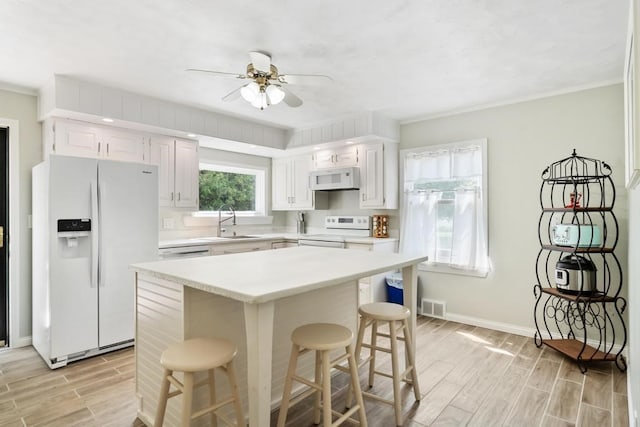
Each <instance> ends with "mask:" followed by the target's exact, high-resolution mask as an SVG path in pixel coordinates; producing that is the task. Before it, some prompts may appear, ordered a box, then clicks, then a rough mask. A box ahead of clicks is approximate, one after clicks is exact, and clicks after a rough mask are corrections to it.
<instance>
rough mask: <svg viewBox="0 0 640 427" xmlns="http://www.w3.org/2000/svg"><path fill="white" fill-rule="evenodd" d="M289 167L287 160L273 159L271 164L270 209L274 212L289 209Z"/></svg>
mask: <svg viewBox="0 0 640 427" xmlns="http://www.w3.org/2000/svg"><path fill="white" fill-rule="evenodd" d="M290 165H291V161H290V160H289V159H273V162H272V164H271V209H272V210H274V211H277V210H287V209H289V204H290V201H291V196H290V191H291V190H290V186H291V185H290V182H291V179H290V178H289V176H290Z"/></svg>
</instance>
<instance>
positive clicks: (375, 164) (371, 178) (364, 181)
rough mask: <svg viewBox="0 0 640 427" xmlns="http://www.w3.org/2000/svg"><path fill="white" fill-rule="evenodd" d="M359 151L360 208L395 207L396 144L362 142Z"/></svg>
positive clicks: (396, 199) (396, 183)
mask: <svg viewBox="0 0 640 427" xmlns="http://www.w3.org/2000/svg"><path fill="white" fill-rule="evenodd" d="M360 152H361V154H360V155H361V159H360V208H361V209H397V208H398V147H397V144H384V143H381V142H380V143H373V144H362V145H360Z"/></svg>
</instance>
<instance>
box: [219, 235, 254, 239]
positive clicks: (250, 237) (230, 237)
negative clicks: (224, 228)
mask: <svg viewBox="0 0 640 427" xmlns="http://www.w3.org/2000/svg"><path fill="white" fill-rule="evenodd" d="M221 237H222V238H223V239H257V237H256V236H221Z"/></svg>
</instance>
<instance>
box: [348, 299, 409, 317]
mask: <svg viewBox="0 0 640 427" xmlns="http://www.w3.org/2000/svg"><path fill="white" fill-rule="evenodd" d="M358 312H359V313H360V315H362V316H366V317H371V318H374V319H377V320H383V321H389V320H404V319H407V318H408V317H409V316H410V315H411V311H410V310H409V309H408V308H407V307H405V306H403V305H400V304H394V303H391V302H372V303H369V304H363V305H361V306H360V308H358Z"/></svg>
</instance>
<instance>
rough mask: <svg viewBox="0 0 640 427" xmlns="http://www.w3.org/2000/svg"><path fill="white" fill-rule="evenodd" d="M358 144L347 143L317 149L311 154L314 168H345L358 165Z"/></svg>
mask: <svg viewBox="0 0 640 427" xmlns="http://www.w3.org/2000/svg"><path fill="white" fill-rule="evenodd" d="M358 160H359V159H358V146H357V145H347V146H345V147H335V148H331V149H327V150H320V151H317V152H316V153H315V154H314V156H313V166H314V169H316V170H319V169H331V168H347V167H351V166H358Z"/></svg>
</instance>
